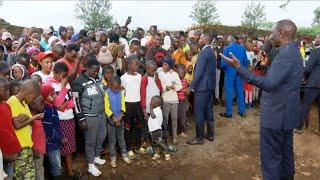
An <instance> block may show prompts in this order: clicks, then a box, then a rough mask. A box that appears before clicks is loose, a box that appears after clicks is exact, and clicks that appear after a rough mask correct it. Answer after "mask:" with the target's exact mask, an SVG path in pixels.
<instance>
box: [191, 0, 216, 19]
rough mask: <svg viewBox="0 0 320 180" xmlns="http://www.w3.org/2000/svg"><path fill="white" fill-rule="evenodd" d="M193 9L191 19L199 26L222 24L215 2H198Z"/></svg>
mask: <svg viewBox="0 0 320 180" xmlns="http://www.w3.org/2000/svg"><path fill="white" fill-rule="evenodd" d="M192 9H193V11H192V12H191V14H190V16H189V17H190V18H192V20H194V21H196V22H197V23H198V24H220V21H219V14H218V13H217V8H216V3H215V2H214V1H213V0H198V1H197V2H196V3H195V4H194V5H193V6H192Z"/></svg>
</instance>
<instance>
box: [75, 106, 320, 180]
mask: <svg viewBox="0 0 320 180" xmlns="http://www.w3.org/2000/svg"><path fill="white" fill-rule="evenodd" d="M224 109H225V108H224V107H222V106H220V105H218V106H215V107H214V112H215V121H216V122H215V124H216V134H215V141H214V142H209V141H207V140H206V141H205V144H204V145H199V146H189V145H187V144H186V140H185V139H183V138H181V137H179V145H178V146H177V147H178V152H176V153H173V154H172V155H171V160H170V161H164V158H163V156H162V159H161V160H159V161H156V162H153V161H152V160H151V156H150V155H138V158H137V159H136V160H134V161H133V164H132V165H126V164H124V162H123V161H122V159H121V158H120V157H119V158H118V168H114V169H112V168H111V167H110V165H109V161H107V163H106V164H105V165H103V166H100V167H99V169H100V170H101V171H102V173H103V174H102V175H101V177H99V178H93V177H92V176H89V175H87V169H86V168H87V164H86V162H85V159H84V158H77V160H76V161H77V163H76V164H75V166H74V168H75V170H76V171H77V172H81V174H82V175H83V178H82V179H110V180H117V179H119V180H120V179H127V180H134V179H137V180H138V179H144V180H149V179H150V180H183V179H187V180H188V179H190V180H195V179H197V180H198V179H201V180H207V179H208V180H222V179H227V180H233V179H234V180H250V179H252V180H259V179H262V178H261V170H260V159H259V134H258V132H259V116H257V115H256V113H257V112H259V110H258V109H250V110H249V111H247V117H246V118H240V117H239V116H237V109H236V107H235V106H234V117H233V119H225V118H221V117H220V116H219V113H220V112H224ZM317 113H318V112H317V109H316V108H315V107H313V108H312V112H311V116H310V117H311V118H310V121H311V122H310V123H311V125H310V127H309V130H307V131H304V133H303V134H302V135H296V134H295V135H294V150H295V165H296V174H295V179H296V180H319V179H320V136H317V135H316V134H314V133H312V130H314V129H317V128H318V115H317ZM189 122H190V123H191V124H192V126H194V123H193V119H191V118H190V120H189ZM194 133H195V132H194V128H189V130H188V131H187V134H188V135H189V136H190V137H193V136H194ZM105 158H107V157H105Z"/></svg>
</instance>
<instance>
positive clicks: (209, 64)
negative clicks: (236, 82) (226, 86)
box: [186, 33, 217, 145]
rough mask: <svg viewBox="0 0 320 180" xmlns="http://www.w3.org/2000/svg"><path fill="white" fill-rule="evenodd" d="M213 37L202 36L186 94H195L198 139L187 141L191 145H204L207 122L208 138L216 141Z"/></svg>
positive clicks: (208, 35)
mask: <svg viewBox="0 0 320 180" xmlns="http://www.w3.org/2000/svg"><path fill="white" fill-rule="evenodd" d="M211 42H212V37H211V36H210V34H207V33H204V34H202V35H201V36H200V39H199V47H200V48H201V51H200V53H199V56H198V60H197V63H196V65H195V69H194V77H193V80H192V83H191V85H190V87H189V88H187V89H186V93H187V94H190V91H193V92H194V99H195V102H194V104H195V119H196V137H195V138H194V139H193V140H189V141H187V143H188V144H190V145H196V144H204V142H203V138H204V122H205V121H207V136H206V138H207V139H208V140H210V141H213V140H214V116H213V93H214V89H215V85H216V82H215V81H216V63H217V62H216V56H215V54H214V52H213V50H212V49H211V46H210V44H211Z"/></svg>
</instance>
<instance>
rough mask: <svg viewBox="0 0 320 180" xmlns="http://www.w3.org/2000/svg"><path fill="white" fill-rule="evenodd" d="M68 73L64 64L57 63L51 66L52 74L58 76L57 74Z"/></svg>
mask: <svg viewBox="0 0 320 180" xmlns="http://www.w3.org/2000/svg"><path fill="white" fill-rule="evenodd" d="M68 71H69V68H68V66H67V65H66V63H64V62H57V63H55V64H54V66H53V72H54V73H57V74H59V73H62V72H68Z"/></svg>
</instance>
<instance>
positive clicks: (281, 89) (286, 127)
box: [222, 20, 303, 180]
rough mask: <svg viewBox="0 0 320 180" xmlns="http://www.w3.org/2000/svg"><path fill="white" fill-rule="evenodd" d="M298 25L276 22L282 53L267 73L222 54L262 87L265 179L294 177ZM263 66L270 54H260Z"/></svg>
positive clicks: (300, 67)
mask: <svg viewBox="0 0 320 180" xmlns="http://www.w3.org/2000/svg"><path fill="white" fill-rule="evenodd" d="M296 32H297V27H296V25H295V24H294V23H293V22H292V21H290V20H282V21H279V22H277V23H276V24H275V25H274V27H273V30H272V34H271V35H270V39H271V41H272V42H273V45H274V46H275V47H279V53H278V54H277V56H276V57H275V58H274V60H273V62H272V64H271V65H270V66H269V67H268V71H267V73H266V75H265V76H264V77H262V76H257V75H255V74H253V73H251V72H250V71H248V70H247V69H246V68H245V67H243V66H241V65H240V62H239V61H238V60H237V58H236V57H235V56H234V55H233V54H231V56H232V59H231V58H228V57H226V56H223V55H222V57H223V58H224V59H225V60H226V61H227V62H228V64H229V65H231V66H233V67H234V68H235V69H236V70H237V72H238V73H239V74H240V75H241V76H242V77H243V78H244V80H245V81H247V82H249V83H252V84H254V85H255V86H257V87H260V88H261V89H262V90H263V93H262V98H261V103H262V108H261V121H260V154H261V167H262V175H263V179H264V180H293V178H294V158H293V129H294V128H296V127H297V126H298V125H299V124H300V93H299V92H300V88H301V82H302V78H303V65H302V57H301V54H300V52H299V49H298V47H297V44H296V43H294V42H293V41H294V37H295V34H296ZM258 60H259V61H261V65H262V66H266V65H268V61H269V57H268V55H267V54H265V53H263V54H259V55H258Z"/></svg>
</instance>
